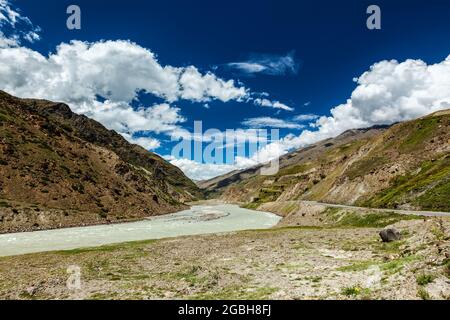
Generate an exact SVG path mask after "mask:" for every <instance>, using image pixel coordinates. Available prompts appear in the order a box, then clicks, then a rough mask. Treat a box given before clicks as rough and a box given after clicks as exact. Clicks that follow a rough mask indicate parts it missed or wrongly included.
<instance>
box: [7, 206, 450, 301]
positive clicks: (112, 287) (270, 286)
mask: <svg viewBox="0 0 450 320" xmlns="http://www.w3.org/2000/svg"><path fill="white" fill-rule="evenodd" d="M314 212H315V213H314V214H315V215H318V217H319V218H320V219H322V217H321V213H320V210H316V211H314ZM322 215H325V214H324V213H322ZM292 216H293V215H292V214H290V216H289V219H288V220H285V221H282V222H281V223H280V226H278V227H276V228H273V229H269V230H254V231H243V232H236V233H227V234H216V235H204V236H189V237H179V238H174V239H164V240H157V241H145V242H134V243H125V244H120V245H111V246H104V247H98V248H90V249H79V250H72V251H62V252H49V253H40V254H30V255H24V256H15V257H5V258H0V298H3V299H450V278H449V277H450V259H449V258H450V246H449V239H450V238H449V235H450V220H449V219H447V218H420V219H412V220H404V221H399V222H396V223H395V224H394V226H395V227H396V228H397V229H398V230H400V231H401V233H402V240H400V241H396V242H392V243H388V244H385V243H382V242H381V241H380V238H379V236H378V232H379V231H380V230H381V229H382V228H380V227H354V226H348V225H347V226H343V225H339V224H334V225H333V224H324V225H326V227H320V226H305V225H298V224H299V223H298V221H299V220H301V219H302V218H301V217H302V215H301V214H299V215H298V217H297V219H293V217H292ZM304 218H305V219H306V218H307V217H304ZM309 219H310V218H309ZM286 221H287V222H286ZM289 221H291V222H289ZM294 221H295V223H294ZM78 270H79V271H80V273H79V274H80V277H79V279H80V283H79V286H78V283H77V279H78V276H77V272H78ZM68 271H69V272H68Z"/></svg>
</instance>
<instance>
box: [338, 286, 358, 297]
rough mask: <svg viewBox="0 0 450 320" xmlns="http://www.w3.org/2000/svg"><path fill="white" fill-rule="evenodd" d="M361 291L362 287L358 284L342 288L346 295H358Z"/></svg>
mask: <svg viewBox="0 0 450 320" xmlns="http://www.w3.org/2000/svg"><path fill="white" fill-rule="evenodd" d="M360 293H361V288H360V287H358V286H353V287H347V288H344V289H342V294H343V295H344V296H348V297H350V296H357V295H358V294H360Z"/></svg>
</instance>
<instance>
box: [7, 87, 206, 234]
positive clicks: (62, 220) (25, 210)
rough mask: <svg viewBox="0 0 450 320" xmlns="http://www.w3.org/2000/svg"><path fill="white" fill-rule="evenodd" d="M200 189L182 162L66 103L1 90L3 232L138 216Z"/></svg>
mask: <svg viewBox="0 0 450 320" xmlns="http://www.w3.org/2000/svg"><path fill="white" fill-rule="evenodd" d="M199 197H201V193H200V191H199V189H198V188H197V186H196V185H195V184H194V183H193V182H192V181H191V180H189V179H188V178H187V177H186V176H185V175H184V174H183V173H182V172H181V170H180V169H178V168H177V167H175V166H173V165H171V164H170V163H168V162H167V161H165V160H164V159H162V158H161V157H159V156H158V155H156V154H154V153H151V152H148V151H147V150H145V149H144V148H142V147H140V146H137V145H132V144H130V143H129V142H127V141H126V140H125V139H124V138H123V137H122V136H120V135H119V134H118V133H116V132H114V131H111V130H108V129H106V128H105V127H104V126H102V125H101V124H100V123H98V122H96V121H94V120H92V119H89V118H87V117H85V116H82V115H77V114H75V113H73V112H72V111H71V110H70V108H69V107H68V106H67V105H65V104H63V103H54V102H50V101H44V100H29V99H18V98H15V97H13V96H10V95H8V94H6V93H4V92H2V91H0V233H1V232H13V231H24V230H37V229H45V228H56V227H65V226H78V225H88V224H98V223H109V222H117V221H126V220H135V219H140V218H143V217H147V216H152V215H158V214H164V213H169V212H173V211H177V210H180V209H183V208H186V206H185V205H184V202H186V201H191V200H194V199H197V198H199Z"/></svg>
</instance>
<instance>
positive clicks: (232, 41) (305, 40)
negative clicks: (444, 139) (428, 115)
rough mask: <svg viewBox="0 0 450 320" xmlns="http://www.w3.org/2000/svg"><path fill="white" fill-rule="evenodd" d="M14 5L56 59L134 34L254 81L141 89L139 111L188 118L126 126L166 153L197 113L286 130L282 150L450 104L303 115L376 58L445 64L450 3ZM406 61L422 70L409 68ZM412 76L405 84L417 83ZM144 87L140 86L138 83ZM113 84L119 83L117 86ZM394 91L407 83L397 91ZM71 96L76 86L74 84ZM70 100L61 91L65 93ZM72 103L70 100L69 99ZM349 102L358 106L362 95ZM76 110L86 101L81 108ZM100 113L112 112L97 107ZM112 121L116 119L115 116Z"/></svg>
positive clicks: (138, 40)
mask: <svg viewBox="0 0 450 320" xmlns="http://www.w3.org/2000/svg"><path fill="white" fill-rule="evenodd" d="M3 1H4V0H3ZM374 3H375V4H377V5H379V6H380V8H381V13H382V15H381V21H382V29H381V30H368V29H367V27H366V19H367V17H368V15H367V14H366V8H367V7H368V6H369V5H370V4H374ZM9 4H10V6H11V7H12V8H15V10H17V12H19V13H20V15H22V16H23V17H28V18H29V20H30V21H31V22H32V25H26V23H25V26H19V25H15V26H14V28H19V27H23V28H28V29H30V28H31V29H33V28H36V27H37V26H39V28H40V29H39V30H38V32H37V33H38V34H39V36H40V39H39V40H36V41H32V42H30V41H25V40H23V41H21V42H20V44H18V45H17V46H16V47H20V48H24V47H26V48H29V49H31V50H33V51H35V52H38V53H40V54H41V55H42V56H44V57H48V55H49V53H53V54H55V53H56V52H57V49H56V48H57V46H58V45H59V44H60V43H66V44H68V43H70V41H71V40H80V41H84V42H87V43H91V44H92V43H97V42H99V41H102V40H114V41H115V40H129V41H131V42H132V43H134V44H136V45H137V46H139V47H141V48H145V49H148V50H149V51H151V52H152V53H153V54H155V55H156V57H157V61H158V63H159V65H160V66H162V67H166V66H173V67H176V68H189V67H190V66H195V68H196V70H197V71H198V72H199V73H200V74H201V75H205V74H208V73H210V74H213V75H214V77H216V78H215V79H223V80H224V81H229V80H233V86H234V87H236V88H245V90H246V92H247V93H246V96H245V97H243V96H242V94H241V96H239V97H235V96H234V98H231V99H228V98H222V99H221V98H217V95H215V94H208V97H203V98H201V99H200V98H189V97H188V96H184V97H183V96H181V97H178V98H174V99H168V98H167V96H164V95H165V94H166V93H163V94H156V95H155V94H149V93H143V92H141V93H140V94H138V95H137V96H136V98H135V99H134V100H133V101H129V104H130V105H131V106H132V107H133V108H134V109H139V108H147V107H150V106H152V105H154V104H164V103H167V104H168V105H169V107H168V108H169V109H167V108H166V109H164V108H161V110H160V112H161V113H162V114H168V113H170V112H171V111H174V110H176V112H175V113H176V115H175V114H173V115H174V117H178V118H177V119H178V120H179V121H178V122H177V121H176V120H174V121H175V122H171V123H170V124H169V125H170V126H172V128H171V129H170V128H168V129H167V130H165V131H162V132H157V131H158V130H156V131H155V130H154V129H152V130H137V129H136V130H134V131H133V132H128V134H132V135H133V137H134V139H135V141H137V140H136V139H138V138H139V137H141V136H145V137H151V138H152V139H155V141H156V140H157V141H158V144H157V145H156V144H155V146H154V147H153V151H155V152H157V153H159V154H161V155H163V156H167V155H169V154H170V153H171V149H172V147H173V145H174V144H175V142H172V141H170V140H171V136H173V131H174V130H173V129H174V128H173V127H174V126H175V127H177V128H178V129H179V128H182V129H186V130H188V131H192V128H193V121H195V120H202V121H203V127H204V128H205V129H207V128H217V129H219V130H226V129H236V128H241V129H245V128H247V127H255V126H256V127H271V126H274V127H279V128H280V130H281V138H284V137H286V136H288V138H289V139H290V143H285V145H283V147H282V148H281V149H280V148H276V149H277V150H278V151H279V152H281V153H284V152H286V151H287V150H289V148H296V147H301V146H303V145H305V144H308V143H311V142H314V141H315V140H317V139H319V138H323V137H328V136H330V135H333V134H338V133H340V131H343V130H344V129H347V128H350V127H352V126H353V127H359V126H364V125H372V124H377V123H381V122H393V121H398V120H404V119H407V118H411V117H414V116H418V115H420V114H422V113H423V112H424V111H423V110H431V109H433V108H435V107H436V108H442V107H443V106H445V104H444V103H445V102H446V101H447V100H446V98H447V97H446V96H443V97H439V99H438V100H436V101H434V100H433V101H431V102H428V103H429V106H425V105H423V106H420V108H419V107H417V108H416V109H414V110H411V111H410V112H409V111H408V110H406V109H405V108H402V109H401V110H400V111H397V110H396V112H393V113H392V114H393V115H392V117H387V116H386V117H383V116H380V113H382V112H384V113H385V114H388V113H389V112H387V111H386V105H390V103H391V102H383V105H376V103H375V104H373V103H372V101H371V102H370V103H367V104H366V105H369V106H371V108H373V110H374V111H373V112H372V113H371V114H370V116H361V117H360V118H355V119H353V120H352V121H350V123H346V124H344V125H339V126H335V127H334V128H333V129H332V130H328V129H327V128H325V127H324V126H325V124H322V123H323V122H324V121H325V119H324V120H323V121H322V123H318V122H316V121H318V119H317V118H314V117H306V116H305V115H318V116H326V117H330V116H331V117H333V116H332V115H331V114H330V110H332V109H333V108H336V107H337V106H339V105H341V104H346V103H347V101H348V99H350V98H352V92H354V90H355V89H357V87H358V86H363V87H364V88H367V87H371V86H370V85H369V84H370V83H369V84H368V82H370V81H372V80H371V78H370V77H368V78H370V79H368V80H365V81H366V82H365V83H357V82H355V78H359V77H360V76H361V75H362V74H363V73H364V72H366V71H370V70H371V69H370V68H371V66H372V65H374V64H376V63H378V62H381V61H390V60H391V59H395V60H397V61H398V64H399V65H400V66H399V67H398V68H397V69H399V70H402V68H403V67H402V66H404V65H402V63H403V62H405V61H406V60H407V59H413V60H415V61H422V62H424V63H425V65H426V66H432V65H435V64H439V63H443V61H445V60H446V58H447V56H448V55H449V54H450V41H449V39H450V19H449V14H450V2H448V1H445V0H432V1H376V2H373V1H343V2H340V1H339V2H338V1H280V0H277V1H265V0H260V1H234V0H230V1H223V2H218V1H203V0H202V1H198V0H195V1H174V0H169V1H137V0H128V1H126V2H124V1H106V0H97V1H92V0H90V1H85V0H77V1H63V0H60V1H54V0H40V1H24V0H17V1H9ZM70 4H77V5H79V6H80V8H81V12H82V20H81V21H82V28H81V30H68V29H67V28H66V19H67V17H68V15H67V14H66V8H67V7H68V6H69V5H70ZM19 10H20V11H19ZM6 27H7V25H6V24H3V26H2V29H3V30H4V33H5V36H8V34H7V29H6ZM33 30H34V29H33ZM8 32H12V31H9V30H8ZM124 50H127V49H124ZM385 67H386V68H388V67H390V66H389V65H387V66H385ZM407 67H410V68H412V69H411V70H415V67H411V66H410V65H407ZM380 68H381V67H380ZM108 70H110V69H108ZM126 70H127V69H126V68H125V69H124V70H122V71H121V72H122V75H123V77H125V78H130V77H133V74H126ZM383 70H384V69H383ZM383 72H385V71H383ZM383 72H381V71H380V73H383ZM445 72H446V71H445ZM16 73H17V72H16ZM383 74H387V73H386V72H385V73H383ZM105 76H107V75H105ZM119 78H120V77H119ZM413 78H414V77H413ZM414 79H416V78H414ZM446 79H447V78H446ZM403 80H404V81H405V84H411V83H412V82H411V81H413V80H408V79H406V80H405V79H403ZM118 81H120V80H118ZM367 81H368V82H367ZM377 81H378V80H377ZM408 81H409V82H408ZM414 81H416V80H414ZM445 81H447V80H445ZM0 82H1V81H0ZM363 82H364V81H363ZM377 83H378V82H377ZM390 83H392V82H390ZM421 83H422V82H421ZM444 84H445V82H444ZM108 85H110V84H108ZM136 86H137V88H136V89H137V90H139V89H140V88H138V87H139V86H138V85H136ZM405 86H406V85H405ZM111 87H112V88H116V86H115V85H111ZM408 88H409V86H408ZM435 88H437V85H434V86H433V87H432V88H428V87H427V88H426V90H428V91H429V92H431V91H432V90H433V89H435ZM2 89H9V91H13V92H12V93H16V94H18V95H26V93H27V91H26V90H29V91H30V93H29V96H33V95H35V94H36V92H38V91H39V90H37V91H36V90H30V88H28V89H27V88H25V87H24V88H22V87H21V88H18V87H14V86H12V85H11V84H9V83H8V84H7V85H4V88H2ZM389 90H390V89H389ZM392 90H394V91H395V93H397V92H398V90H397V89H392ZM411 90H413V89H411V88H409V89H408V93H404V95H405V96H402V97H397V98H398V99H400V100H396V103H397V104H398V101H404V100H405V99H413V98H414V97H416V96H417V92H413V91H411ZM394 91H393V92H394ZM422 91H423V90H422ZM39 92H43V94H42V95H44V96H43V98H50V97H54V96H55V95H54V94H53V93H52V94H49V93H48V92H49V91H48V88H47V89H46V90H43V89H42V90H40V91H39ZM164 92H165V91H164ZM402 92H403V91H402ZM69 93H71V92H69ZM69 93H68V94H69ZM71 94H72V96H73V95H74V93H73V92H72V93H71ZM221 94H222V93H221ZM402 94H403V93H402ZM365 96H367V95H365ZM384 96H386V95H384ZM56 97H59V96H58V95H56ZM186 97H187V98H186ZM61 98H62V99H64V96H61ZM105 98H106V99H107V98H108V97H100V95H99V101H103V99H105ZM261 99H267V104H268V105H270V106H261V101H262V100H261ZM68 100H70V99H68ZM378 100H380V99H378ZM258 101H259V102H258ZM359 101H360V100H358V102H359ZM66 102H68V103H69V105H70V102H71V101H66ZM277 102H278V104H277ZM392 103H394V102H392ZM412 105H414V103H413V104H412ZM170 108H175V109H170ZM352 108H353V109H355V108H357V103H356V102H354V103H353V105H352ZM362 108H364V107H362ZM393 108H395V107H393ZM77 110H78V111H80V110H85V109H83V108H82V107H78V109H77ZM380 110H383V111H380ZM365 111H367V110H365ZM80 112H82V111H80ZM358 112H360V111H358ZM156 113H157V112H156ZM360 113H362V112H360ZM352 115H354V112H352ZM152 116H153V115H152ZM341 118H344V117H342V116H341V117H340V118H339V116H334V118H331V119H332V121H334V122H337V121H338V120H337V119H341ZM99 119H103V120H104V118H101V117H100V116H99ZM181 119H182V120H181ZM328 119H330V118H328ZM339 121H340V120H339ZM104 124H105V125H106V126H108V124H109V123H108V120H104ZM166 124H167V123H166ZM110 127H112V128H114V129H115V128H116V127H114V126H113V125H111V126H110ZM322 127H324V129H322ZM140 129H142V128H140ZM144 129H145V128H144ZM305 129H307V130H308V131H310V132H314V131H320V130H322V133H321V134H317V135H316V136H314V137H312V138H308V139H307V138H303V140H302V141H295V142H292V137H294V138H295V137H299V136H301V134H302V131H303V130H305ZM305 136H307V137H310V135H304V137H305ZM157 146H159V147H157ZM278 151H277V152H278ZM248 156H249V157H251V156H252V155H251V154H250V155H248ZM172 160H174V159H172ZM189 160H192V159H189ZM228 160H229V159H228ZM174 163H175V164H177V165H180V166H181V167H182V169H184V170H185V172H187V173H188V174H189V175H190V176H191V177H193V178H196V179H201V178H207V177H210V176H213V175H215V174H218V173H223V172H225V171H228V170H230V169H233V168H234V167H232V166H230V167H217V168H216V167H214V166H211V165H210V166H203V167H202V166H197V167H195V164H193V163H192V162H184V163H181V162H176V161H174ZM190 166H191V167H190ZM193 167H195V170H193ZM200 173H202V174H200Z"/></svg>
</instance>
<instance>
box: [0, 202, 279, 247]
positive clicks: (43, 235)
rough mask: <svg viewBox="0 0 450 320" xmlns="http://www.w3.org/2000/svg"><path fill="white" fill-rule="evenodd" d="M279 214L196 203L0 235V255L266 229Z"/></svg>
mask: <svg viewBox="0 0 450 320" xmlns="http://www.w3.org/2000/svg"><path fill="white" fill-rule="evenodd" d="M279 220H280V217H278V216H276V215H274V214H272V213H269V212H261V211H254V210H248V209H243V208H240V207H238V206H236V205H231V204H214V205H196V206H192V207H191V208H190V209H189V210H184V211H180V212H177V213H173V214H168V215H164V216H157V217H151V218H148V219H145V220H143V221H138V222H129V223H120V224H110V225H98V226H89V227H77V228H65V229H55V230H44V231H35V232H22V233H10V234H3V235H0V256H11V255H19V254H26V253H33V252H43V251H54V250H70V249H77V248H84V247H94V246H101V245H106V244H112V243H120V242H127V241H138V240H149V239H162V238H169V237H177V236H185V235H196V234H207V233H221V232H230V231H239V230H249V229H266V228H270V227H272V226H274V225H276V224H277V223H278V221H279Z"/></svg>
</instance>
